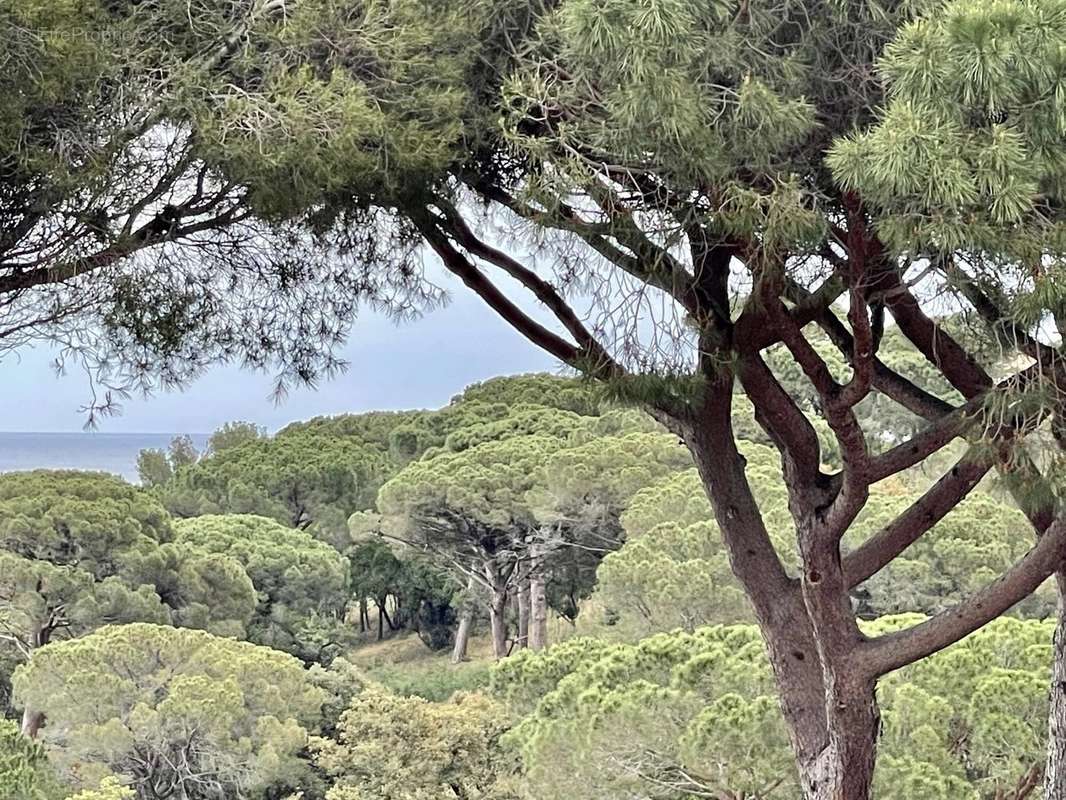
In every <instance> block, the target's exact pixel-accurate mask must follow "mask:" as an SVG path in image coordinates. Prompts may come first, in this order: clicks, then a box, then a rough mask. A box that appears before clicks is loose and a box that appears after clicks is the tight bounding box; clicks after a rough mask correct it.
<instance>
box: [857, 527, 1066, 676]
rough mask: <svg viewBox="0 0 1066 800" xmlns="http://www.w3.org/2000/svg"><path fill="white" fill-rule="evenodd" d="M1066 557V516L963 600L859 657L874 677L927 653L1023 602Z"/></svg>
mask: <svg viewBox="0 0 1066 800" xmlns="http://www.w3.org/2000/svg"><path fill="white" fill-rule="evenodd" d="M1064 560H1066V519H1057V520H1056V521H1055V522H1054V523H1053V524H1052V525H1051V527H1050V528H1048V530H1047V532H1046V533H1045V534H1044V535H1043V536H1041V537H1040V540H1039V541H1038V542H1037V543H1036V545H1035V546H1034V547H1033V548H1032V549H1031V550H1030V551H1029V552H1028V553H1026V554H1025V555H1024V556H1023V557H1022V558H1021V559H1019V560H1018V561H1017V562H1015V564H1014V565H1013V566H1012V567H1011V568H1010V569H1008V570H1007V571H1006V572H1004V573H1003V574H1002V575H1000V576H999V577H998V578H996V579H995V580H994V581H992V582H991V583H989V584H988V585H986V586H985V587H984V588H982V589H980V590H979V591H977V592H976V593H974V594H973V595H971V596H970V597H968V598H967V599H966V600H963V601H962V602H961V603H958V604H957V605H955V606H954V607H952V608H949V609H947V610H946V611H942V612H941V613H939V614H937V615H936V616H934V617H931V618H930V619H928V620H926V621H925V622H922V623H920V624H918V625H915V626H914V627H912V628H908V629H907V630H904V631H899V632H897V633H891V634H888V635H886V636H881V637H878V638H876V639H872V640H870V641H868V642H867V643H866V644H865V645H864V646H863V648H862V649H863V651H864V652H863V660H864V662H865V665H866V667H867V668H868V669H869V670H870V671H871V673H872V674H873V675H875V676H878V675H884V674H886V673H889V672H892V671H893V670H896V669H899V668H900V667H904V666H906V665H907V664H911V663H913V662H915V661H918V660H919V659H922V658H925V657H927V656H930V655H932V654H933V653H936V652H938V651H940V650H943V649H944V648H945V647H947V646H949V645H951V644H954V643H955V642H957V641H959V640H960V639H962V638H963V637H964V636H967V635H968V634H970V633H973V632H974V631H976V630H977V629H979V628H981V627H982V626H984V625H987V624H988V623H989V622H991V621H992V620H994V619H995V618H996V617H998V616H1000V615H1001V614H1003V613H1005V612H1006V611H1007V610H1008V609H1010V608H1011V606H1013V605H1015V604H1016V603H1018V602H1020V601H1022V600H1024V599H1025V598H1026V597H1028V596H1029V595H1030V594H1032V593H1033V592H1034V591H1036V589H1037V587H1039V586H1040V584H1041V583H1043V582H1044V581H1045V580H1047V579H1048V578H1049V577H1050V576H1051V575H1052V574H1053V573H1054V572H1055V571H1056V570H1057V569H1060V568H1061V567H1062V565H1063V562H1064Z"/></svg>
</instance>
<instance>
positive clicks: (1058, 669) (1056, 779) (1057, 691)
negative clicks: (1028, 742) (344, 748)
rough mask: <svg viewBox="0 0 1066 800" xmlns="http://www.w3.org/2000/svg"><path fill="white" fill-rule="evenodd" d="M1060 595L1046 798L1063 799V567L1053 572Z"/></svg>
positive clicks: (1065, 753) (1065, 629)
mask: <svg viewBox="0 0 1066 800" xmlns="http://www.w3.org/2000/svg"><path fill="white" fill-rule="evenodd" d="M1055 583H1056V586H1057V587H1058V595H1059V616H1058V624H1057V625H1056V626H1055V640H1054V642H1055V644H1054V647H1053V648H1052V654H1051V703H1050V708H1049V711H1048V746H1047V763H1046V765H1045V767H1044V798H1045V800H1066V571H1062V570H1060V571H1059V572H1056V573H1055Z"/></svg>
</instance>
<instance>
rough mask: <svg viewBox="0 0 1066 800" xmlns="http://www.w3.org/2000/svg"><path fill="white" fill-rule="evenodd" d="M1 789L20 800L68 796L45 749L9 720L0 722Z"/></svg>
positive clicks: (41, 799)
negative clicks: (49, 762)
mask: <svg viewBox="0 0 1066 800" xmlns="http://www.w3.org/2000/svg"><path fill="white" fill-rule="evenodd" d="M0 788H3V790H4V792H5V793H7V795H8V796H9V797H12V798H16V797H17V798H20V800H21V798H25V800H59V798H60V797H63V796H64V795H65V792H63V791H62V787H61V786H60V783H59V781H58V780H57V779H56V776H55V775H54V773H53V770H52V768H51V767H50V766H49V764H48V757H47V755H46V753H45V749H44V748H43V747H42V746H41V745H40V744H38V743H37V742H34V741H32V740H31V739H29V738H27V737H25V736H23V735H22V734H21V733H20V732H19V726H18V725H17V724H16V723H15V722H12V721H10V720H5V719H0Z"/></svg>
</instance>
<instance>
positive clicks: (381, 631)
mask: <svg viewBox="0 0 1066 800" xmlns="http://www.w3.org/2000/svg"><path fill="white" fill-rule="evenodd" d="M384 638H385V609H384V608H382V605H381V602H380V601H378V641H379V642H380V641H381V640H382V639H384Z"/></svg>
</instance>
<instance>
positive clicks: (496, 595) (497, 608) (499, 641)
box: [489, 589, 507, 660]
mask: <svg viewBox="0 0 1066 800" xmlns="http://www.w3.org/2000/svg"><path fill="white" fill-rule="evenodd" d="M489 628H490V629H491V630H492V655H493V658H495V659H497V660H499V659H501V658H506V656H507V590H506V589H494V590H493V592H492V601H491V602H490V604H489Z"/></svg>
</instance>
